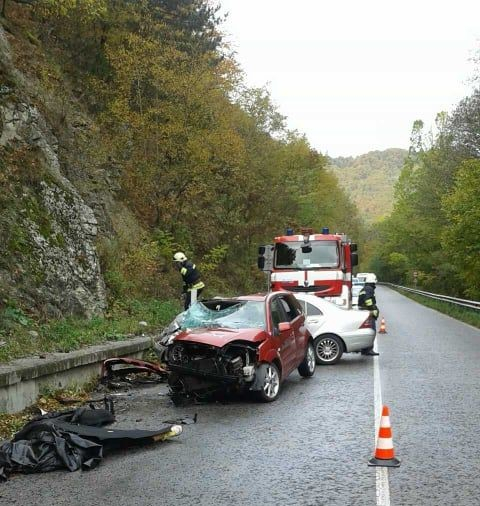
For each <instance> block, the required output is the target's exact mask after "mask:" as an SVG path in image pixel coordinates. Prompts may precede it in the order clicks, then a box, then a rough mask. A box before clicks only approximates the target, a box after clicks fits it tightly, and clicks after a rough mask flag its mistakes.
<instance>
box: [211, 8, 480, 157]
mask: <svg viewBox="0 0 480 506" xmlns="http://www.w3.org/2000/svg"><path fill="white" fill-rule="evenodd" d="M219 2H220V3H221V5H222V7H223V9H222V11H223V12H225V11H226V12H228V13H229V16H228V18H227V21H226V22H225V23H224V25H223V30H224V31H225V32H226V33H227V35H228V37H227V40H228V41H230V43H231V44H232V46H233V48H234V49H235V50H236V52H237V61H239V63H240V64H241V66H242V68H243V70H244V71H245V73H246V75H247V82H248V84H250V85H253V86H262V85H265V84H267V83H268V88H269V89H270V91H271V94H272V98H273V101H274V102H275V103H276V105H277V106H278V109H279V111H280V112H281V113H282V114H284V115H285V116H287V117H288V122H287V124H288V126H289V128H292V129H297V130H299V131H300V132H302V133H305V134H306V135H307V137H308V139H309V141H310V143H311V145H312V146H313V147H314V148H316V149H317V150H319V151H321V152H322V153H324V154H325V153H328V154H329V155H330V156H348V155H354V156H355V155H359V154H362V153H366V152H368V151H372V150H375V149H386V148H389V147H400V148H408V145H409V137H410V131H411V127H412V124H413V121H414V120H416V119H422V120H424V122H425V123H426V124H427V125H431V124H432V123H433V121H434V119H435V116H436V114H437V112H440V111H449V110H452V108H453V106H454V105H455V104H456V103H457V102H458V101H459V100H460V99H461V98H462V97H464V96H465V95H467V94H468V93H469V91H470V90H471V89H472V84H471V82H470V81H469V79H470V78H471V77H472V75H473V71H474V68H475V66H474V63H473V62H472V61H471V58H472V57H473V56H474V55H475V54H476V52H478V49H479V47H480V1H478V0H477V1H475V0H455V1H454V0H450V1H443V0H437V1H435V2H434V1H431V0H415V1H413V0H401V1H400V0H396V1H395V2H392V1H391V0H344V1H340V0H337V1H334V0H330V1H328V0H296V1H293V0H219Z"/></svg>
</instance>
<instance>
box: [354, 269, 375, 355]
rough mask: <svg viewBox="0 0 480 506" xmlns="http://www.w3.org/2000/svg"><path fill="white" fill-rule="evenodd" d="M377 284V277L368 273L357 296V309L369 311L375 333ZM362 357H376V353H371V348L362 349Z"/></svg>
mask: <svg viewBox="0 0 480 506" xmlns="http://www.w3.org/2000/svg"><path fill="white" fill-rule="evenodd" d="M376 283H377V276H375V274H372V273H368V274H367V275H366V276H365V285H364V287H363V288H362V289H361V291H360V293H359V294H358V309H367V310H368V311H370V315H371V316H372V317H373V328H374V330H375V331H376V330H377V329H376V320H377V318H378V315H379V311H378V307H377V301H376V299H375V285H376ZM362 355H369V356H375V355H378V353H377V352H376V351H373V346H371V347H370V348H364V349H363V350H362Z"/></svg>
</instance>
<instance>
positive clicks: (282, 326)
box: [278, 322, 292, 332]
mask: <svg viewBox="0 0 480 506" xmlns="http://www.w3.org/2000/svg"><path fill="white" fill-rule="evenodd" d="M291 328H292V324H291V323H290V322H280V323H279V324H278V330H279V331H280V332H286V331H287V330H290V329H291Z"/></svg>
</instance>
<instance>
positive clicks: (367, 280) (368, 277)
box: [365, 272, 377, 284]
mask: <svg viewBox="0 0 480 506" xmlns="http://www.w3.org/2000/svg"><path fill="white" fill-rule="evenodd" d="M376 282H377V276H375V274H373V273H371V272H369V273H368V274H367V275H366V276H365V283H373V284H375V283H376Z"/></svg>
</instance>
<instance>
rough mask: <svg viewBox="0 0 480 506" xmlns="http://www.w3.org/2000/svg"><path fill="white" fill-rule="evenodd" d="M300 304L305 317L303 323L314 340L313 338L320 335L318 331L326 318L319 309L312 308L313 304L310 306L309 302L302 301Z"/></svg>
mask: <svg viewBox="0 0 480 506" xmlns="http://www.w3.org/2000/svg"><path fill="white" fill-rule="evenodd" d="M301 304H302V306H303V308H304V312H305V316H306V319H305V322H306V325H307V329H308V331H309V332H310V334H311V335H312V337H313V338H315V336H318V334H320V331H321V329H322V327H323V325H324V324H325V322H326V317H325V315H324V314H323V313H322V311H321V310H320V308H318V307H317V306H314V305H313V304H310V302H307V301H305V300H302V301H301Z"/></svg>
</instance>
